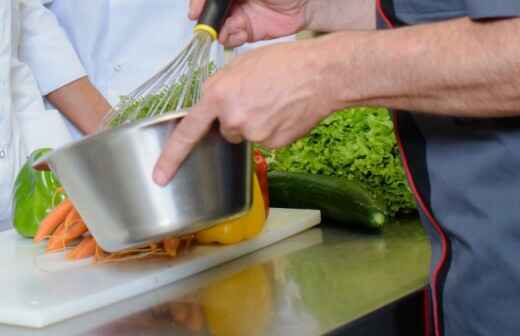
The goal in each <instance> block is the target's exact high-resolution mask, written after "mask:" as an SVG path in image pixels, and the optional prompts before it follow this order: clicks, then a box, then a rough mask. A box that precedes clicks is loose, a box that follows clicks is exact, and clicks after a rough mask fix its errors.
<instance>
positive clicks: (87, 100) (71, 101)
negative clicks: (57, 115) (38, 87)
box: [46, 77, 111, 134]
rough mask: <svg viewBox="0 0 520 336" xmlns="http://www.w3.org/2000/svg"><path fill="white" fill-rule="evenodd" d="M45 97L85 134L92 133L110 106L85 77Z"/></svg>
mask: <svg viewBox="0 0 520 336" xmlns="http://www.w3.org/2000/svg"><path fill="white" fill-rule="evenodd" d="M46 97H47V99H48V100H49V101H50V102H51V103H52V104H53V105H54V106H55V107H56V108H57V109H58V110H60V112H61V113H63V114H64V115H65V116H66V117H67V118H69V119H70V120H71V121H72V122H73V123H74V124H75V125H76V126H77V127H78V128H79V129H80V130H81V131H82V132H84V133H85V134H92V133H94V132H95V131H96V130H97V128H98V126H99V125H100V123H101V120H102V119H103V117H104V115H105V114H106V113H107V112H108V111H109V110H110V108H111V107H110V104H109V103H108V102H107V100H106V99H105V98H104V97H103V96H102V95H101V93H99V91H98V90H97V89H96V88H95V87H94V86H93V85H92V83H90V80H89V79H88V78H87V77H82V78H80V79H78V80H76V81H73V82H71V83H69V84H67V85H64V86H62V87H61V88H59V89H57V90H55V91H53V92H51V93H49V94H48V95H47V96H46Z"/></svg>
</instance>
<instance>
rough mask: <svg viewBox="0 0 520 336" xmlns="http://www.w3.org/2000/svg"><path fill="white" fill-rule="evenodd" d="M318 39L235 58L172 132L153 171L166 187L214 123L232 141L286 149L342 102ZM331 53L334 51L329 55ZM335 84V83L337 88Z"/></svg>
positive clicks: (259, 50) (279, 45)
mask: <svg viewBox="0 0 520 336" xmlns="http://www.w3.org/2000/svg"><path fill="white" fill-rule="evenodd" d="M320 43H321V42H320V40H308V41H301V42H294V43H286V44H278V45H272V46H269V47H264V48H260V49H256V50H253V51H252V52H250V53H247V54H244V55H242V56H240V57H238V58H236V59H235V60H234V61H233V62H232V63H230V64H229V65H227V66H225V67H224V68H223V69H222V70H221V71H219V72H217V73H216V74H215V75H214V76H213V77H211V78H210V79H209V80H208V81H207V82H206V84H205V86H204V96H203V97H202V99H201V101H200V102H199V103H198V104H196V105H195V106H194V107H193V108H192V110H191V111H190V113H189V114H188V115H187V116H186V117H185V118H184V119H183V120H182V121H181V122H180V123H179V125H178V126H177V127H176V129H175V130H174V132H173V133H172V135H171V137H170V139H169V140H168V143H167V145H166V148H165V149H164V151H163V153H162V155H161V157H160V159H159V161H158V163H157V165H156V167H155V171H154V180H155V182H156V183H158V184H160V185H165V184H167V183H168V182H169V181H170V180H171V178H172V177H173V176H174V174H175V173H176V171H177V170H178V168H179V166H180V164H181V163H182V162H183V160H184V159H185V158H186V157H187V156H188V154H189V153H190V151H191V150H192V149H193V147H194V146H195V145H196V144H197V143H198V141H199V140H200V139H202V137H204V135H205V134H206V133H207V131H208V130H209V129H210V127H211V126H212V125H213V123H214V121H215V120H218V121H219V124H220V128H221V132H222V134H223V135H224V137H225V138H226V139H228V140H229V141H230V142H233V143H237V142H240V141H242V139H243V138H244V139H246V140H249V141H252V142H255V143H259V144H261V145H263V146H266V147H270V148H274V147H280V146H284V145H286V144H289V143H290V142H292V141H294V140H295V139H297V138H299V137H301V136H303V135H304V134H306V133H307V132H308V131H309V130H310V129H311V128H312V127H314V126H315V125H316V124H317V123H318V122H319V121H320V120H321V119H323V118H324V117H325V116H327V115H328V114H329V113H330V112H332V111H333V110H336V109H339V108H341V107H342V105H341V104H342V103H341V102H340V101H339V100H338V99H336V97H334V96H332V94H333V93H334V90H332V89H331V88H332V87H333V83H332V82H333V80H332V79H331V78H332V77H334V76H330V74H331V73H334V72H335V70H334V69H333V67H331V65H330V63H329V64H327V62H324V58H326V55H324V54H325V53H326V52H327V51H326V48H322V46H321V45H320ZM329 54H330V53H329ZM334 85H337V84H334Z"/></svg>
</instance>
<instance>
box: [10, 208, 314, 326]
mask: <svg viewBox="0 0 520 336" xmlns="http://www.w3.org/2000/svg"><path fill="white" fill-rule="evenodd" d="M319 222H320V213H319V211H314V210H293V209H271V213H270V216H269V219H268V221H267V224H266V227H265V229H264V231H263V232H262V233H261V234H260V235H259V236H258V237H257V238H255V239H253V240H249V241H246V242H243V243H240V244H237V245H230V246H197V247H195V248H194V249H193V250H191V251H190V253H189V254H186V255H184V256H182V257H180V258H177V259H172V260H148V261H143V260H140V261H131V262H125V263H121V264H95V265H94V264H92V262H91V260H86V261H83V262H68V261H65V260H64V256H63V254H62V253H58V254H53V255H48V256H43V246H35V245H33V244H32V242H31V241H30V240H25V239H23V238H21V237H19V236H18V234H17V233H16V232H14V231H13V230H10V231H5V232H1V233H0V266H1V267H0V290H1V291H2V292H1V294H0V323H5V324H13V325H19V326H25V327H36V328H38V327H44V326H47V325H49V324H52V323H55V322H58V321H62V320H65V319H67V318H70V317H73V316H77V315H79V314H83V313H86V312H89V311H92V310H95V309H98V308H101V307H104V306H107V305H109V304H112V303H115V302H118V301H121V300H124V299H127V298H130V297H133V296H136V295H138V294H142V293H144V292H147V291H150V290H153V289H156V288H159V287H161V286H164V285H166V284H169V283H171V282H174V281H176V280H179V279H182V278H185V277H188V276H190V275H193V274H195V273H198V272H201V271H203V270H206V269H208V268H211V267H214V266H216V265H219V264H222V263H225V262H227V261H229V260H232V259H236V258H238V257H240V256H243V255H245V254H248V253H251V252H253V251H256V250H258V249H261V248H263V247H265V246H268V245H271V244H273V243H275V242H277V241H280V240H282V239H285V238H287V237H289V236H292V235H294V234H296V233H299V232H302V231H304V230H306V229H308V228H310V227H312V226H315V225H317V224H319Z"/></svg>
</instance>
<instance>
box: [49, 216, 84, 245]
mask: <svg viewBox="0 0 520 336" xmlns="http://www.w3.org/2000/svg"><path fill="white" fill-rule="evenodd" d="M63 228H64V229H63V230H62V231H60V232H57V233H55V234H53V235H52V237H51V238H50V239H49V244H48V245H47V252H51V251H56V250H62V249H64V248H65V247H66V246H67V244H68V243H70V242H71V241H73V240H74V239H76V238H78V237H80V236H81V235H82V234H84V233H85V232H87V231H88V229H87V226H86V225H85V223H83V221H82V220H79V221H75V222H73V223H72V224H68V227H67V222H65V223H64V224H63Z"/></svg>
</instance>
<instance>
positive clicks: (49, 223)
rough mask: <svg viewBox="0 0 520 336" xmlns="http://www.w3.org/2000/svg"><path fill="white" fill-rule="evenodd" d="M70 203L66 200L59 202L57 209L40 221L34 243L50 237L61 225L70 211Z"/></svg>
mask: <svg viewBox="0 0 520 336" xmlns="http://www.w3.org/2000/svg"><path fill="white" fill-rule="evenodd" d="M72 208H73V206H72V202H71V201H70V200H68V199H66V200H64V201H63V202H61V203H60V204H59V205H58V206H57V207H55V208H54V209H52V211H51V212H49V214H48V215H47V216H46V217H45V218H44V219H43V220H42V222H41V223H40V227H39V228H38V232H36V235H35V236H34V242H35V243H38V242H41V241H42V240H44V239H45V238H47V237H49V236H50V235H52V233H53V232H54V230H56V228H57V227H58V225H60V224H61V223H63V221H64V220H65V218H66V217H67V215H68V214H69V213H70V212H71V211H72Z"/></svg>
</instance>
